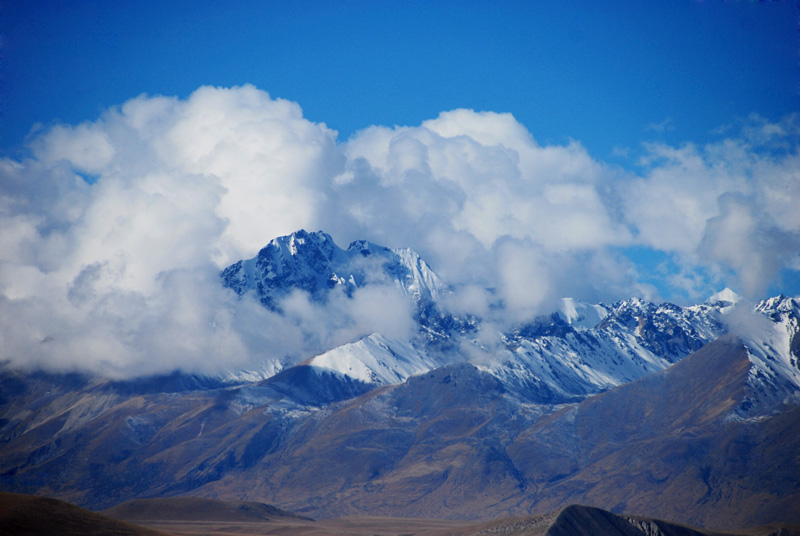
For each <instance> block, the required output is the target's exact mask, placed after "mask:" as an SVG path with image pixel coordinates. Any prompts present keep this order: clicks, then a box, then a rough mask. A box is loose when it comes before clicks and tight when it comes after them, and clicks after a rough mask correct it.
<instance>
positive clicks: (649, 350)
mask: <svg viewBox="0 0 800 536" xmlns="http://www.w3.org/2000/svg"><path fill="white" fill-rule="evenodd" d="M579 311H580V312H579ZM584 311H589V312H591V313H594V317H593V318H592V317H591V316H589V315H586V314H585V313H584ZM603 313H605V314H603ZM598 319H599V321H597V322H596V323H595V320H598ZM570 320H571V321H573V322H574V324H570V323H568V321H570ZM593 324H594V325H593ZM590 326H591V327H590ZM724 332H725V327H724V325H723V324H722V322H721V313H720V309H719V307H717V306H712V305H706V304H704V305H698V306H692V307H685V308H682V307H678V306H676V305H672V304H668V303H665V304H661V305H655V304H653V303H649V302H646V301H644V300H641V299H638V298H634V299H631V300H626V301H622V302H618V303H615V304H613V305H611V306H608V307H606V306H594V307H590V306H587V305H586V304H581V303H580V302H575V301H574V300H573V301H565V302H564V307H563V308H562V310H561V311H560V312H559V313H557V314H554V315H553V316H551V317H550V318H549V319H546V320H539V321H538V322H536V323H534V324H531V325H528V326H525V327H523V328H521V329H519V330H517V331H515V332H513V333H511V334H509V335H508V336H507V338H506V347H507V349H508V351H507V352H506V353H505V354H504V355H503V356H502V359H501V360H500V361H498V362H495V363H493V364H491V365H488V366H487V367H486V369H487V370H489V371H490V372H491V373H492V374H493V375H495V376H496V377H498V378H500V379H501V380H502V381H504V382H505V383H508V384H510V385H513V386H515V389H516V390H522V391H528V393H529V395H530V396H531V397H532V399H534V400H535V401H538V402H545V403H549V402H565V401H570V400H576V399H579V398H583V397H585V396H587V395H590V394H595V393H599V392H602V391H605V390H607V389H610V388H613V387H616V386H618V385H622V384H623V383H627V382H630V381H633V380H636V379H638V378H641V377H643V376H645V375H647V374H650V373H653V372H658V371H660V370H664V369H665V368H667V367H669V366H670V365H671V364H672V363H674V362H676V361H678V360H679V359H681V358H683V357H685V356H686V355H688V354H690V353H692V352H694V351H696V350H698V349H700V348H702V347H703V346H704V345H705V344H707V343H708V342H710V341H712V340H714V339H716V338H717V337H718V336H719V335H721V334H722V333H724Z"/></svg>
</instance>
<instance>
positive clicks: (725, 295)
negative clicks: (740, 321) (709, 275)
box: [706, 287, 742, 305]
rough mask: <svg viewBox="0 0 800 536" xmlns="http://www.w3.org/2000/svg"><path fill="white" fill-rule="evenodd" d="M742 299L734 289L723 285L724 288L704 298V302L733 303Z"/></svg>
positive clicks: (715, 303)
mask: <svg viewBox="0 0 800 536" xmlns="http://www.w3.org/2000/svg"><path fill="white" fill-rule="evenodd" d="M741 300H742V297H741V296H739V295H738V294H736V293H735V292H734V291H732V290H731V289H729V288H728V287H725V288H724V289H722V290H720V291H719V292H716V293H714V294H712V295H711V296H709V298H708V299H707V300H706V303H707V304H709V305H719V304H723V305H735V304H737V303H739V302H740V301H741Z"/></svg>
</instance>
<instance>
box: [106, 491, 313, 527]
mask: <svg viewBox="0 0 800 536" xmlns="http://www.w3.org/2000/svg"><path fill="white" fill-rule="evenodd" d="M102 513H103V514H104V515H107V516H108V517H113V518H115V519H122V520H125V521H134V522H139V521H146V520H159V521H243V522H267V521H281V520H287V519H291V520H298V519H300V520H304V521H311V518H308V517H304V516H298V515H296V514H293V513H291V512H287V511H286V510H281V509H280V508H275V507H274V506H270V505H268V504H263V503H257V502H246V501H222V500H215V499H204V498H199V497H167V498H163V499H134V500H132V501H126V502H124V503H122V504H118V505H116V506H113V507H111V508H109V509H107V510H103V512H102Z"/></svg>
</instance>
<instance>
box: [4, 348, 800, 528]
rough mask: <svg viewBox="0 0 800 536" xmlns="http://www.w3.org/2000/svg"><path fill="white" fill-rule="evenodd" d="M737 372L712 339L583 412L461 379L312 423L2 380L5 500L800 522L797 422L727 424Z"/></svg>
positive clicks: (296, 412) (737, 523) (260, 390)
mask: <svg viewBox="0 0 800 536" xmlns="http://www.w3.org/2000/svg"><path fill="white" fill-rule="evenodd" d="M748 371H749V361H748V359H747V355H746V353H745V352H744V350H743V348H742V346H741V345H740V344H739V343H738V341H736V340H735V339H724V340H720V341H717V342H715V343H712V344H710V345H708V346H707V347H706V348H704V349H703V350H701V351H699V352H697V353H695V354H693V355H691V356H689V357H687V358H685V359H684V360H682V361H680V362H679V363H677V364H676V365H675V366H673V367H672V368H670V369H668V370H667V371H664V372H663V373H660V374H657V375H654V376H650V377H647V378H644V379H642V380H640V381H637V382H634V383H631V384H628V385H625V386H622V387H620V388H618V389H615V390H613V391H609V392H607V393H605V394H603V395H600V396H596V397H592V398H589V399H587V400H585V401H584V402H582V403H580V404H570V405H565V406H560V407H553V406H536V405H531V404H521V403H520V402H519V400H516V399H514V397H513V395H512V394H510V393H509V392H508V391H507V390H506V389H505V388H504V386H503V384H501V383H500V382H499V381H498V380H497V379H496V378H493V377H491V376H490V375H488V374H486V373H484V372H482V371H481V370H480V369H478V368H476V367H473V366H471V365H466V364H460V365H452V366H449V367H444V368H442V369H438V370H435V371H431V372H429V373H426V374H424V375H420V376H416V377H413V378H410V379H409V380H408V381H407V382H405V383H404V384H401V385H395V386H388V387H384V388H379V389H376V390H374V391H370V392H368V393H366V394H364V395H362V396H359V397H357V398H354V399H352V400H346V401H341V402H338V403H334V404H331V405H328V406H326V407H325V408H324V409H320V410H317V409H315V408H308V407H305V406H302V405H300V406H298V405H292V404H291V403H290V402H288V401H287V399H285V398H284V397H285V396H287V395H285V394H284V393H282V392H279V391H275V390H274V389H272V387H271V386H270V385H267V384H264V385H255V386H245V387H240V388H230V389H217V390H207V391H187V392H180V393H168V394H164V393H159V392H156V393H140V394H136V395H131V394H129V393H123V392H120V391H119V390H118V389H116V388H115V389H109V388H108V387H107V386H102V385H99V386H98V385H93V384H92V383H91V382H88V381H86V380H79V379H75V382H76V384H75V385H69V384H65V383H64V382H63V381H61V380H58V379H52V380H50V379H48V378H46V377H44V376H37V377H34V378H33V379H30V380H26V379H25V378H23V377H21V376H20V377H16V378H10V379H9V377H6V380H7V381H6V383H5V384H3V385H2V388H3V390H2V393H4V394H8V395H9V396H8V397H7V400H6V401H5V402H3V403H2V404H3V405H2V408H3V417H2V418H3V419H5V422H0V434H1V435H0V449H2V450H0V453H2V456H0V486H2V488H3V489H10V490H14V491H24V492H30V493H40V494H43V495H44V494H47V495H51V496H52V495H57V496H59V497H61V498H65V499H67V500H71V501H73V502H76V503H78V504H81V505H87V506H89V507H92V508H107V507H109V506H111V505H113V504H115V503H118V502H121V501H124V500H128V499H131V498H136V497H153V496H178V495H195V496H196V495H199V496H206V497H218V498H225V499H232V500H233V499H235V500H248V501H257V502H264V503H269V504H276V505H280V506H281V507H282V508H286V509H288V510H291V511H294V512H301V513H303V514H307V515H310V516H312V517H315V518H324V517H333V516H342V515H385V516H409V517H418V518H419V517H423V518H450V519H456V518H458V519H478V518H482V519H486V518H491V517H501V516H507V515H517V516H518V515H528V514H532V513H544V512H550V511H554V510H558V509H561V508H564V507H566V506H567V505H569V504H573V503H580V504H591V505H594V506H597V507H600V508H604V509H606V510H609V511H613V512H615V513H620V512H636V513H640V514H642V515H647V516H652V517H657V518H662V519H672V520H676V521H679V522H681V523H688V524H692V525H701V526H705V527H717V528H729V527H741V526H754V525H761V524H764V523H769V522H773V521H793V522H800V509H798V507H797V505H798V504H800V458H798V456H797V455H796V453H797V452H800V435H799V434H797V432H796V430H798V429H800V407H798V406H790V405H789V406H785V407H783V408H782V409H781V412H779V413H777V414H775V415H764V416H762V417H759V418H757V419H749V420H735V419H734V420H731V419H728V418H727V417H726V416H728V415H730V414H731V412H732V411H733V410H734V409H735V408H737V407H741V405H742V404H743V403H746V401H747V397H748V396H749V394H748V389H747V386H746V382H745V380H746V378H747V374H748ZM26 381H27V383H26ZM81 381H82V382H83V383H81ZM15 382H16V383H15Z"/></svg>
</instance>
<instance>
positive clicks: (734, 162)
mask: <svg viewBox="0 0 800 536" xmlns="http://www.w3.org/2000/svg"><path fill="white" fill-rule="evenodd" d="M796 123H797V121H796V120H793V119H786V120H783V121H782V122H780V123H777V124H771V123H769V122H767V121H765V120H762V119H761V118H751V120H750V123H748V124H749V125H750V126H748V127H747V129H749V130H747V129H743V133H742V135H741V136H739V137H738V138H734V137H729V138H728V139H727V140H723V141H721V142H720V143H717V144H711V145H708V146H705V147H696V146H693V145H686V146H682V147H678V148H675V147H669V146H665V145H650V146H648V147H647V151H648V158H647V159H646V160H645V161H643V165H644V172H643V173H642V174H641V176H635V175H633V174H632V173H627V172H623V171H621V170H618V169H615V168H613V167H612V166H609V165H606V164H604V163H602V162H598V161H597V160H595V159H593V158H592V157H591V156H590V155H589V154H588V153H587V151H586V150H585V149H584V148H583V147H582V146H581V144H580V143H578V142H575V141H573V142H570V143H568V144H566V145H547V146H542V145H539V143H537V141H536V140H535V139H534V137H533V136H532V135H531V133H530V132H529V131H528V130H527V129H526V128H525V127H524V126H523V125H521V124H520V123H518V122H517V121H516V120H515V119H514V117H513V116H512V115H510V114H498V113H493V112H474V111H472V110H454V111H450V112H443V113H442V114H440V115H439V116H438V117H437V118H434V119H431V120H429V121H425V122H423V123H422V124H421V125H419V126H405V127H394V128H388V127H380V126H375V127H370V128H367V129H365V130H362V131H361V132H359V133H357V134H356V135H355V136H354V137H353V138H351V139H350V140H348V141H346V142H338V143H337V139H336V132H334V131H332V130H330V129H328V128H327V127H326V126H325V125H324V124H319V123H313V122H310V121H308V120H306V119H305V118H303V116H302V111H301V109H300V107H299V106H298V105H297V104H296V103H293V102H289V101H285V100H281V99H272V98H271V97H270V96H269V95H268V94H267V93H265V92H263V91H260V90H258V89H256V88H254V87H252V86H244V87H239V88H230V89H225V88H212V87H203V88H200V89H198V90H197V91H196V92H194V93H193V94H192V95H191V96H190V97H189V98H187V99H185V100H181V99H177V98H171V97H160V96H156V97H149V96H146V95H142V96H139V97H136V98H134V99H132V100H130V101H128V102H126V103H124V104H123V105H121V106H120V107H117V108H113V109H110V110H108V111H107V112H105V113H104V114H103V115H102V117H101V118H99V119H98V120H97V121H94V122H87V123H84V124H81V125H77V126H68V125H57V126H55V127H53V128H51V129H49V130H46V131H42V132H39V133H38V134H37V135H36V136H35V137H34V138H33V140H32V142H31V156H30V157H29V158H26V159H22V160H12V159H3V160H0V228H2V229H3V232H2V233H1V234H0V319H1V320H2V327H0V359H4V360H11V361H12V362H14V363H18V364H21V363H28V364H32V365H33V364H35V365H41V366H49V367H53V368H61V369H72V368H88V369H93V370H99V371H102V372H103V373H105V374H108V375H112V376H128V375H133V374H144V373H156V372H168V371H169V370H171V369H173V368H176V367H179V368H183V369H186V370H191V371H213V370H219V369H228V368H236V367H242V366H255V365H258V364H259V363H261V362H263V361H265V360H267V361H269V360H284V359H290V360H291V359H299V358H301V357H304V356H305V357H308V355H307V354H309V353H311V352H314V351H317V350H319V351H321V350H324V349H327V347H328V346H329V345H333V344H340V343H342V342H347V341H348V340H352V338H354V337H358V336H360V335H363V334H366V333H368V332H370V331H372V330H379V331H382V332H384V333H385V334H387V335H389V336H396V337H401V336H402V335H403V334H405V333H408V331H409V329H411V323H410V322H411V320H410V319H411V311H410V309H409V304H408V300H407V299H406V298H404V297H402V296H400V295H399V294H397V293H396V292H395V291H392V290H390V289H387V288H380V287H378V288H371V289H370V288H369V287H367V288H364V289H360V290H359V291H358V292H357V293H356V295H355V297H354V298H353V299H352V300H347V299H345V298H344V297H343V296H333V297H332V299H331V300H329V302H328V303H327V304H325V305H324V306H323V305H321V304H318V303H314V302H310V301H309V300H308V298H307V297H305V296H303V295H301V294H298V295H294V296H292V297H291V298H290V299H289V300H288V301H287V302H286V303H285V306H286V310H287V315H285V316H279V315H277V314H275V313H272V312H269V311H267V310H265V309H263V308H262V307H260V306H259V305H258V304H256V303H254V302H252V301H251V300H247V299H244V300H243V299H238V298H236V297H234V296H233V295H232V294H231V293H230V292H228V291H226V290H224V289H222V288H221V286H220V285H219V280H218V278H217V274H218V271H219V269H220V268H222V267H224V266H226V265H227V264H228V263H231V262H234V261H236V260H238V259H240V258H249V257H251V256H253V255H254V254H255V253H256V252H257V250H258V249H259V248H261V247H262V246H263V245H265V244H266V243H267V242H268V241H269V240H270V239H272V238H274V237H276V236H279V235H283V234H287V233H290V232H292V231H295V230H297V229H300V228H306V229H324V230H326V231H328V232H330V233H331V234H332V235H333V236H334V237H335V238H336V239H337V241H338V242H339V243H340V245H346V244H347V242H348V241H349V240H353V239H359V238H365V239H369V240H371V241H373V242H376V243H379V244H384V245H387V246H390V247H411V248H413V249H415V250H416V251H417V252H419V253H420V254H421V256H422V257H423V258H424V259H425V260H426V261H428V263H429V264H431V265H432V266H433V267H434V269H435V270H436V271H437V272H438V273H439V274H440V275H441V276H442V277H443V278H444V279H445V280H446V281H449V282H451V283H453V284H454V285H455V286H456V288H457V289H459V290H458V292H457V293H456V294H455V295H454V296H452V297H450V298H449V300H450V301H449V304H450V305H451V306H452V307H453V308H454V310H456V311H458V312H460V313H468V312H474V313H477V314H481V315H485V316H486V317H487V318H488V317H489V316H492V318H490V319H489V321H490V322H491V323H497V324H498V325H502V324H503V323H505V322H509V321H512V322H519V321H524V320H526V319H529V318H530V316H532V315H535V314H538V313H543V312H549V310H550V309H552V308H553V306H554V304H555V303H556V302H557V300H558V299H560V298H561V297H564V296H571V297H577V298H584V299H588V300H601V299H602V300H608V299H613V298H616V297H622V296H627V295H630V294H644V295H647V294H650V293H652V288H650V287H648V286H647V285H643V284H640V283H639V282H638V281H637V275H636V269H635V267H634V266H633V265H632V264H631V263H630V261H627V260H626V258H625V257H624V255H622V253H621V252H622V251H623V250H624V248H625V247H626V246H628V245H634V244H635V245H640V246H645V247H649V248H653V249H656V250H660V251H665V252H668V253H670V254H671V255H673V258H675V259H678V262H679V263H682V264H681V265H680V266H679V268H680V273H679V274H677V276H679V278H680V280H681V281H683V284H684V285H685V286H686V288H687V289H689V288H690V287H691V291H690V292H705V289H703V288H702V286H703V282H702V281H698V280H696V279H692V274H693V273H694V271H693V268H694V267H696V266H699V265H702V266H704V267H705V268H706V269H709V270H711V271H712V272H713V273H714V274H717V276H718V277H719V278H721V279H725V278H727V277H729V274H733V276H731V277H735V278H736V279H737V281H738V282H739V283H740V286H745V287H747V289H750V290H749V291H748V292H758V291H759V290H760V289H763V288H764V286H765V285H766V284H767V283H768V282H769V280H770V278H771V277H772V276H774V274H775V273H777V271H778V270H780V269H781V268H782V267H786V266H795V267H796V266H797V263H798V255H797V253H798V249H799V248H800V246H798V240H797V237H798V233H800V212H799V211H797V210H796V207H797V206H800V177H799V176H798V172H797V170H798V169H800V156H798V152H797V147H796V141H794V140H795V139H796V135H797V128H796ZM793 136H794V137H793ZM765 144H767V145H768V147H767V145H765ZM765 147H766V148H765ZM770 148H777V149H775V150H772V149H770ZM768 149H769V150H768ZM87 176H88V178H89V181H88V182H87V180H85V179H84V177H87ZM670 276H676V274H671V275H670V274H668V275H667V277H670ZM487 288H492V289H493V290H492V291H491V292H489V291H487V290H486V289H487ZM498 299H500V300H502V301H503V302H504V303H505V304H506V305H507V307H508V312H509V314H508V315H505V316H503V315H501V316H500V317H498V316H497V315H496V312H492V311H493V309H492V307H491V305H492V304H493V303H495V302H496V301H497V300H498ZM493 315H494V316H493ZM487 325H488V324H487ZM487 333H488V332H487ZM487 333H484V334H483V335H482V337H483V338H484V339H485V340H486V341H490V340H492V335H491V334H487Z"/></svg>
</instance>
